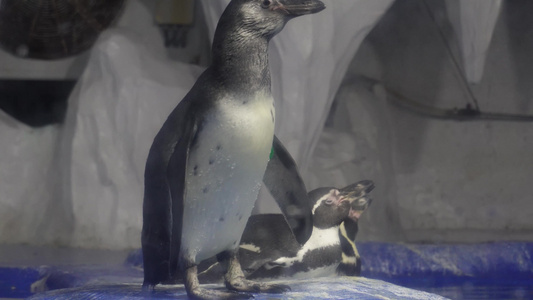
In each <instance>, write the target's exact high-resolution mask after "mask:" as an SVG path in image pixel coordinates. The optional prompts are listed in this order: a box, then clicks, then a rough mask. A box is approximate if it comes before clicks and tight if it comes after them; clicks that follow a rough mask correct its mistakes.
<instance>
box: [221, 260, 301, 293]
mask: <svg viewBox="0 0 533 300" xmlns="http://www.w3.org/2000/svg"><path fill="white" fill-rule="evenodd" d="M219 258H220V256H219ZM221 261H222V262H223V263H228V268H227V272H226V275H224V281H225V283H226V287H227V288H228V289H229V290H233V291H238V292H251V293H270V294H281V293H284V292H287V291H290V290H291V288H290V287H289V286H288V285H284V284H271V283H264V282H256V281H252V280H248V279H246V278H245V277H244V273H243V272H242V269H241V264H240V263H239V260H238V259H237V257H236V255H232V256H230V257H225V258H222V259H221Z"/></svg>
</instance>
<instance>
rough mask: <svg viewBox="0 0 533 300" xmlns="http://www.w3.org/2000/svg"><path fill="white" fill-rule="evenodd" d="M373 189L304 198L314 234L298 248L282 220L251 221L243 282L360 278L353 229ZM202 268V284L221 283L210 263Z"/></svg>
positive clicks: (365, 186)
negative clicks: (310, 208) (327, 277)
mask: <svg viewBox="0 0 533 300" xmlns="http://www.w3.org/2000/svg"><path fill="white" fill-rule="evenodd" d="M373 188H374V184H373V182H372V181H370V180H363V181H360V182H357V183H355V184H352V185H349V186H347V187H345V188H342V189H336V188H330V187H326V188H319V189H316V190H313V191H311V192H309V194H308V199H309V200H308V201H310V203H312V205H313V206H312V212H313V229H312V235H311V237H310V238H309V239H308V240H307V241H306V242H305V243H304V245H303V246H302V245H300V244H299V243H298V242H297V241H296V239H295V237H294V235H293V234H292V231H291V228H290V227H289V225H288V224H287V222H286V221H285V218H284V216H283V215H281V214H265V215H254V216H252V217H251V218H250V219H249V220H248V223H247V225H246V229H245V231H244V233H243V237H242V239H241V244H240V249H239V256H240V261H241V264H242V267H243V270H244V273H245V275H246V277H247V278H251V279H281V278H314V277H321V276H333V275H336V274H337V275H348V276H356V275H359V273H358V270H360V259H359V257H358V253H357V249H356V248H355V244H354V240H355V236H356V234H357V227H356V226H357V221H358V219H359V217H360V216H361V214H362V213H363V212H364V211H365V210H366V209H367V208H368V206H369V205H370V203H371V199H370V198H369V197H368V193H369V192H370V191H371V190H372V189H373ZM348 222H349V223H348ZM354 225H355V227H354ZM346 228H347V229H348V230H346ZM347 232H349V233H347ZM201 268H202V271H203V272H202V273H201V277H200V280H201V281H203V282H218V281H220V278H221V274H222V273H221V270H220V266H218V263H216V261H215V260H213V259H212V260H210V261H207V262H203V263H202V265H201Z"/></svg>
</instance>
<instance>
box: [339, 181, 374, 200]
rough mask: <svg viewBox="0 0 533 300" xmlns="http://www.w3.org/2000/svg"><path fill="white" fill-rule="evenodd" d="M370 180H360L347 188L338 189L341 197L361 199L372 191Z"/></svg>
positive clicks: (372, 183) (372, 186) (372, 185)
mask: <svg viewBox="0 0 533 300" xmlns="http://www.w3.org/2000/svg"><path fill="white" fill-rule="evenodd" d="M374 187H375V185H374V182H373V181H372V180H361V181H359V182H356V183H354V184H351V185H349V186H347V187H344V188H342V189H340V192H341V195H342V196H344V197H348V198H357V197H363V196H364V195H366V194H368V193H370V192H371V191H372V190H373V189H374Z"/></svg>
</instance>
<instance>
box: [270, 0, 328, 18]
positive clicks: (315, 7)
mask: <svg viewBox="0 0 533 300" xmlns="http://www.w3.org/2000/svg"><path fill="white" fill-rule="evenodd" d="M325 8H326V5H325V4H324V3H323V2H322V1H320V0H277V4H276V5H275V6H274V10H280V11H283V12H284V13H286V14H287V15H288V16H290V17H298V16H302V15H308V14H314V13H317V12H319V11H322V10H324V9H325Z"/></svg>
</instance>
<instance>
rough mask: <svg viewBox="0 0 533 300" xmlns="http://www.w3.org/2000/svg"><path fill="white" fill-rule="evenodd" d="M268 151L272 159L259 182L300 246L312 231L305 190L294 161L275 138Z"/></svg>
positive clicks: (309, 208) (309, 206)
mask: <svg viewBox="0 0 533 300" xmlns="http://www.w3.org/2000/svg"><path fill="white" fill-rule="evenodd" d="M272 149H273V156H272V158H271V159H270V161H269V162H268V165H267V169H266V172H265V175H264V176H263V182H264V184H265V186H266V187H267V188H268V190H269V191H270V193H271V194H272V196H273V197H274V199H275V200H276V202H277V203H278V205H279V207H280V209H281V211H282V212H283V215H284V216H285V218H286V220H287V223H288V224H289V226H290V227H291V229H292V231H293V233H294V236H295V237H296V240H297V241H298V243H300V244H302V245H303V244H304V243H305V242H306V241H307V240H308V239H309V237H310V236H311V232H312V230H313V221H312V220H313V219H312V207H311V205H310V204H309V201H308V200H307V189H306V187H305V184H304V182H303V180H302V178H301V176H300V173H299V172H298V167H297V166H296V162H295V161H294V159H293V158H292V156H291V155H290V153H289V151H287V149H285V147H284V146H283V144H282V143H281V141H280V140H279V139H278V138H277V137H276V136H274V141H273V146H272Z"/></svg>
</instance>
